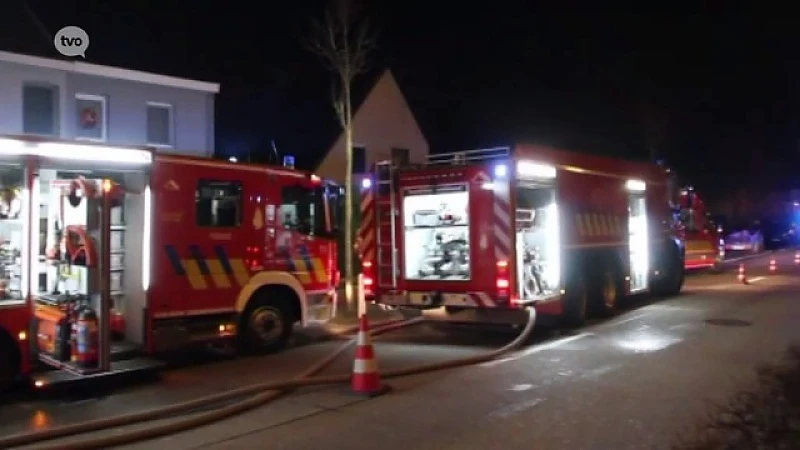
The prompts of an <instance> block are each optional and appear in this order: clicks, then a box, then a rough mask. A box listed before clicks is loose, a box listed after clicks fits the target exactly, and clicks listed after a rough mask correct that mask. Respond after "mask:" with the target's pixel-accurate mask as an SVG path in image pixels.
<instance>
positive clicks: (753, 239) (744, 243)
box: [725, 229, 764, 253]
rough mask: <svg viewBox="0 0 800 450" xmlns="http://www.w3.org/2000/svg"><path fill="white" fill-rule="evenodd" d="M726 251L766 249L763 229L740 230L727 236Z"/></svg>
mask: <svg viewBox="0 0 800 450" xmlns="http://www.w3.org/2000/svg"><path fill="white" fill-rule="evenodd" d="M725 250H726V251H744V252H752V253H759V252H761V251H763V250H764V235H763V234H762V233H761V230H758V229H752V230H740V231H736V232H734V233H731V234H729V235H728V236H727V237H726V238H725Z"/></svg>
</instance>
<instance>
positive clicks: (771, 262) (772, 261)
mask: <svg viewBox="0 0 800 450" xmlns="http://www.w3.org/2000/svg"><path fill="white" fill-rule="evenodd" d="M777 269H778V263H777V262H776V261H775V258H772V259H770V260H769V271H770V272H775V271H776V270H777Z"/></svg>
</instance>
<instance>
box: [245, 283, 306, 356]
mask: <svg viewBox="0 0 800 450" xmlns="http://www.w3.org/2000/svg"><path fill="white" fill-rule="evenodd" d="M278 294H279V291H274V290H268V291H266V292H265V293H264V295H263V296H258V297H255V298H253V299H252V300H251V301H250V303H249V304H248V305H247V308H245V310H244V312H243V313H242V316H241V321H240V324H239V327H240V328H239V330H240V331H239V346H240V348H241V349H242V350H243V351H244V352H245V353H275V352H278V351H280V350H283V349H284V348H286V345H287V344H288V343H289V338H290V337H291V336H292V330H293V328H294V322H295V321H294V319H293V318H292V317H291V309H290V308H289V306H288V305H287V301H286V299H282V298H279V297H277V295H278ZM273 295H274V297H273ZM270 297H272V298H270Z"/></svg>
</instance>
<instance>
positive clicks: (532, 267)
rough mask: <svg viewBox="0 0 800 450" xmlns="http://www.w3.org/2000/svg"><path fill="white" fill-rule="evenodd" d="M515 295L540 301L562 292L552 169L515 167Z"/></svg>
mask: <svg viewBox="0 0 800 450" xmlns="http://www.w3.org/2000/svg"><path fill="white" fill-rule="evenodd" d="M517 177H518V181H517V187H516V199H517V206H516V211H515V223H516V226H515V232H516V258H517V261H516V262H517V264H516V267H517V295H518V296H519V298H520V299H522V300H540V299H544V298H549V297H552V296H555V295H558V294H559V293H560V291H561V279H560V278H561V236H560V225H559V217H558V215H559V212H558V206H557V204H556V195H555V178H556V170H555V168H554V167H551V166H546V165H541V164H536V163H532V162H528V161H520V162H519V163H518V164H517Z"/></svg>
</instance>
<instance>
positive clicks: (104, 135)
mask: <svg viewBox="0 0 800 450" xmlns="http://www.w3.org/2000/svg"><path fill="white" fill-rule="evenodd" d="M78 100H83V101H89V102H99V103H100V104H101V105H102V108H103V112H102V114H101V121H102V127H101V129H100V137H99V138H96V137H88V136H78V130H79V127H78V124H79V123H78V121H79V120H80V111H78V103H77V101H78ZM75 119H76V120H75V122H74V123H75V125H76V127H75V140H77V141H87V142H106V141H107V140H108V99H107V98H106V96H105V95H97V94H84V93H81V92H79V93H76V94H75Z"/></svg>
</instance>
